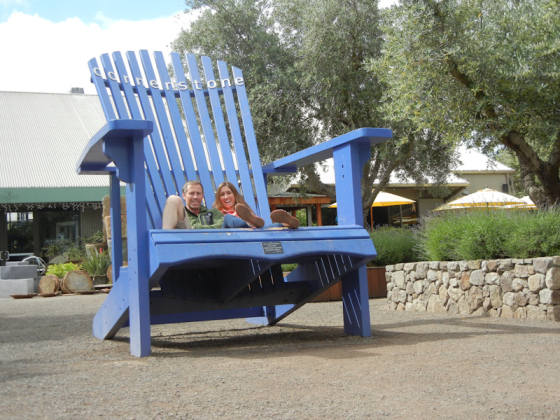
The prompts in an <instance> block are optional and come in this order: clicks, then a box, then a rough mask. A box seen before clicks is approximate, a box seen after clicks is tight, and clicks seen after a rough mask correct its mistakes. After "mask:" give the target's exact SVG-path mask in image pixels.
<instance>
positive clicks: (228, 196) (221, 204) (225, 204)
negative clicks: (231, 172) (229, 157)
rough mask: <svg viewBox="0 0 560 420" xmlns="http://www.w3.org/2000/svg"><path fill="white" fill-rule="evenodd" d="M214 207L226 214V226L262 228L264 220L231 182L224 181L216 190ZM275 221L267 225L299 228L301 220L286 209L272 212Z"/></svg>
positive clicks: (271, 216)
mask: <svg viewBox="0 0 560 420" xmlns="http://www.w3.org/2000/svg"><path fill="white" fill-rule="evenodd" d="M212 207H214V208H216V209H218V210H220V211H221V212H222V213H223V214H224V224H223V227H224V228H249V227H251V228H262V227H263V226H264V220H263V219H261V218H260V217H258V216H257V215H256V214H255V213H253V211H252V210H251V208H250V207H249V206H248V205H247V202H246V201H245V199H244V198H243V197H242V196H241V194H239V191H237V188H235V186H234V185H233V184H232V183H231V182H227V181H226V182H222V183H221V184H220V185H218V190H217V191H216V201H215V202H214V204H213V205H212ZM270 218H271V219H272V221H273V222H276V223H273V224H272V225H270V226H267V227H289V228H292V229H297V228H298V227H299V220H298V219H296V218H295V217H293V216H291V215H290V214H288V213H287V212H286V211H284V210H274V211H273V212H272V213H270Z"/></svg>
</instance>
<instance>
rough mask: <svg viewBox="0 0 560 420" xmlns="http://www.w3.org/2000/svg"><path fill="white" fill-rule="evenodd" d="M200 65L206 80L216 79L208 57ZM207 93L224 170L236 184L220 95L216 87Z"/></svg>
mask: <svg viewBox="0 0 560 420" xmlns="http://www.w3.org/2000/svg"><path fill="white" fill-rule="evenodd" d="M172 54H174V53H172ZM175 54H176V53H175ZM202 66H203V69H204V75H205V77H206V80H216V78H215V77H214V69H213V68H212V61H211V60H210V58H208V57H202ZM208 95H209V97H210V105H211V106H212V114H213V116H214V124H215V125H216V133H217V134H218V139H219V142H220V152H221V155H222V161H223V163H224V167H225V171H226V177H227V180H228V181H229V182H231V183H232V184H234V185H236V186H237V185H238V184H237V174H236V171H235V165H234V163H233V156H232V155H231V146H230V144H229V137H228V134H227V128H226V123H225V120H224V114H223V112H222V103H221V101H220V95H219V94H218V90H217V89H208Z"/></svg>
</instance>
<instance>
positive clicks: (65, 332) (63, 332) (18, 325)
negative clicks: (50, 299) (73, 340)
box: [0, 313, 93, 343]
mask: <svg viewBox="0 0 560 420" xmlns="http://www.w3.org/2000/svg"><path fill="white" fill-rule="evenodd" d="M92 322H93V316H92V315H89V314H88V315H76V314H73V315H52V314H49V313H45V314H42V315H39V316H37V315H34V316H14V317H12V316H5V315H0V325H1V326H2V327H1V329H0V343H2V342H10V343H37V342H41V341H55V340H63V339H65V338H68V337H76V336H83V335H87V336H91V328H92V327H91V325H92Z"/></svg>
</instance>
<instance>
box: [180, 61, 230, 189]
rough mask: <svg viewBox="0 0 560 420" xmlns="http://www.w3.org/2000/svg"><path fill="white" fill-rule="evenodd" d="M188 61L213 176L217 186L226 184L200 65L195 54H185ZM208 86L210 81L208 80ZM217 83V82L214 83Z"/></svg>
mask: <svg viewBox="0 0 560 420" xmlns="http://www.w3.org/2000/svg"><path fill="white" fill-rule="evenodd" d="M185 56H186V59H187V67H188V69H189V73H190V75H191V81H192V82H193V85H194V86H193V91H194V97H195V99H196V105H197V109H198V116H199V118H200V125H201V126H202V132H203V133H204V143H205V144H206V150H207V152H208V154H209V155H210V163H211V165H212V175H213V177H214V182H215V185H216V186H217V185H218V184H221V183H222V182H224V175H223V172H222V164H221V162H220V156H219V155H218V148H217V147H216V139H215V137H214V129H213V128H212V121H211V120H210V114H209V113H208V106H207V104H206V97H205V95H204V91H203V90H202V80H201V78H200V73H199V72H198V65H197V63H196V57H195V56H194V55H193V54H185ZM196 82H198V83H199V84H200V89H199V88H198V87H197V86H196V85H197V83H196ZM206 83H207V84H208V80H206ZM214 83H216V82H214ZM213 90H215V89H208V91H213Z"/></svg>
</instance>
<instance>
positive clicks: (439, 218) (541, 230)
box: [371, 208, 560, 266]
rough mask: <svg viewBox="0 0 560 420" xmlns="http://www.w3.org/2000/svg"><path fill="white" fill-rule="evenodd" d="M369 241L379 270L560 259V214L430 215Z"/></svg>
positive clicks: (375, 234) (483, 212) (552, 211)
mask: <svg viewBox="0 0 560 420" xmlns="http://www.w3.org/2000/svg"><path fill="white" fill-rule="evenodd" d="M371 238H372V240H373V243H374V245H375V248H376V250H377V252H378V257H377V259H376V260H375V261H374V262H373V264H374V265H377V266H385V265H392V264H397V263H401V262H402V263H405V262H412V261H463V260H480V259H485V260H490V259H499V258H537V257H546V256H553V255H560V210H559V209H557V208H553V209H548V210H543V211H507V210H502V211H500V210H494V211H488V210H479V211H464V212H452V213H441V214H432V215H430V216H427V217H424V218H422V219H421V222H420V224H419V225H417V226H416V227H414V228H413V229H401V228H392V227H383V228H378V229H375V230H374V231H373V232H372V233H371Z"/></svg>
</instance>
